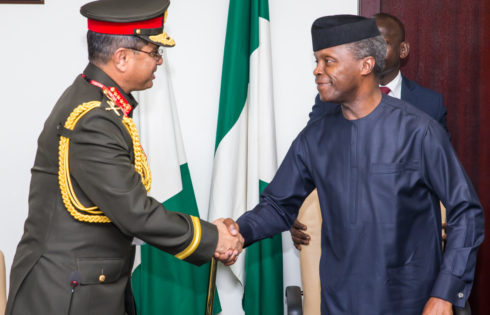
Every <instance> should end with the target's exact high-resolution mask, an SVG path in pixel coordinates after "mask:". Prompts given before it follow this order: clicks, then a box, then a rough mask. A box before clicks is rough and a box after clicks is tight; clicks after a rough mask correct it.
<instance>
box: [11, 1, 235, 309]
mask: <svg viewBox="0 0 490 315" xmlns="http://www.w3.org/2000/svg"><path fill="white" fill-rule="evenodd" d="M168 6H169V1H168V0H119V1H114V0H100V1H94V2H91V3H88V4H86V5H84V6H83V7H82V8H81V10H80V11H81V14H82V15H83V16H85V17H87V19H88V33H87V42H88V51H89V61H90V62H89V64H88V66H87V67H86V68H85V70H84V71H83V73H82V74H80V75H79V76H77V77H76V78H75V81H74V82H73V84H72V85H71V86H69V87H68V88H67V89H66V91H65V92H64V93H63V95H62V96H61V97H60V99H59V100H58V102H57V103H56V105H55V106H54V108H53V110H52V112H51V114H50V116H49V117H48V119H47V121H46V123H45V125H44V129H43V131H42V132H41V135H40V136H39V139H38V149H37V154H36V159H35V163H34V167H33V168H32V178H31V185H30V193H29V214H28V217H27V220H26V222H25V228H24V235H23V236H22V239H21V241H20V243H19V245H18V248H17V252H16V254H15V258H14V262H13V266H12V270H11V275H10V276H11V278H10V279H11V280H10V290H9V298H8V303H7V310H6V314H8V315H11V314H22V315H28V314H72V315H73V314H94V315H95V314H104V315H108V314H111V315H112V314H134V304H133V299H132V295H131V288H130V271H131V267H132V246H131V243H132V240H133V237H137V238H139V239H142V240H144V241H145V242H147V243H149V244H151V245H153V246H155V247H158V248H159V249H161V250H164V251H166V252H168V253H171V254H173V255H175V257H177V258H179V259H182V260H185V261H188V262H190V263H193V264H196V265H200V264H203V263H205V262H207V261H209V260H210V259H211V257H212V256H213V255H214V256H215V257H217V258H218V259H220V260H222V261H223V262H225V263H226V264H229V263H232V262H234V260H235V259H236V256H237V254H238V253H239V252H240V251H241V246H242V244H243V239H242V238H241V236H240V235H239V234H238V235H236V233H235V235H231V233H228V231H229V230H228V228H227V227H226V226H225V224H224V223H223V220H217V221H215V222H214V223H215V224H212V223H208V222H205V221H202V220H200V219H199V218H197V217H193V216H190V215H187V214H182V213H176V212H169V211H167V210H166V209H164V207H163V206H162V204H161V203H160V202H158V201H157V200H155V199H153V198H151V197H148V196H147V191H148V190H149V189H150V184H151V176H150V170H149V168H148V164H147V161H146V157H145V154H144V153H143V150H142V148H141V145H140V143H139V139H138V131H137V129H136V127H135V125H134V123H133V121H132V119H131V116H132V111H133V109H134V108H135V107H136V106H137V102H136V100H135V99H134V98H133V97H132V96H131V92H132V91H137V90H144V89H148V88H150V87H151V86H152V84H153V83H152V81H153V79H154V78H155V76H154V73H155V71H156V69H157V67H158V66H159V65H161V64H162V56H161V54H160V51H159V49H160V48H161V47H172V46H174V45H175V43H174V41H173V39H172V38H171V37H170V36H168V35H167V33H166V32H164V22H165V18H166V14H167V8H168ZM164 267H165V266H162V268H164Z"/></svg>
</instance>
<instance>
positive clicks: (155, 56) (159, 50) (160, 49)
mask: <svg viewBox="0 0 490 315" xmlns="http://www.w3.org/2000/svg"><path fill="white" fill-rule="evenodd" d="M126 49H131V50H135V51H140V52H142V53H145V54H147V55H150V57H152V58H153V59H155V60H156V61H160V59H161V58H163V57H162V56H163V50H164V48H163V47H162V46H159V47H158V48H157V49H155V50H152V51H144V50H139V49H136V48H126Z"/></svg>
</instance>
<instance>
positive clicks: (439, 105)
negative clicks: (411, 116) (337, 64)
mask: <svg viewBox="0 0 490 315" xmlns="http://www.w3.org/2000/svg"><path fill="white" fill-rule="evenodd" d="M401 99H402V100H404V101H406V102H408V103H410V104H412V105H413V106H415V107H417V108H418V109H420V110H421V111H423V112H425V113H427V114H428V115H429V116H431V117H432V118H434V119H435V120H437V121H438V122H439V123H440V124H441V125H442V126H443V127H444V129H446V131H448V129H447V125H446V114H447V111H446V108H445V107H444V104H443V101H442V95H441V94H440V93H437V92H435V91H432V90H429V89H427V88H424V87H423V86H420V85H419V84H417V83H415V82H414V81H412V80H409V79H407V78H405V77H404V76H402V95H401ZM337 106H338V104H334V103H329V102H323V101H321V100H320V96H319V95H317V96H316V98H315V105H313V108H312V110H311V113H310V121H309V122H308V123H310V122H311V121H314V120H316V119H317V118H319V117H321V116H323V115H324V114H326V113H330V112H332V110H334V109H335V108H336V107H337Z"/></svg>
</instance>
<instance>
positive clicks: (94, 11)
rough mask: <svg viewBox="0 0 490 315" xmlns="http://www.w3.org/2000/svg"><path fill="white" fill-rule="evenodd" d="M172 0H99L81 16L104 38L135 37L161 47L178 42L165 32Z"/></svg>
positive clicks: (84, 8)
mask: <svg viewBox="0 0 490 315" xmlns="http://www.w3.org/2000/svg"><path fill="white" fill-rule="evenodd" d="M169 5H170V1H169V0H98V1H93V2H89V3H87V4H85V5H84V6H82V7H81V8H80V13H81V14H82V15H83V16H85V17H87V19H88V29H89V30H91V31H93V32H97V33H103V34H114V35H134V36H138V37H140V38H142V39H144V40H146V41H148V42H151V43H153V44H155V45H158V46H165V47H173V46H175V42H174V40H173V39H172V38H170V36H168V35H167V33H165V32H164V31H163V26H164V24H165V21H166V18H167V8H168V6H169Z"/></svg>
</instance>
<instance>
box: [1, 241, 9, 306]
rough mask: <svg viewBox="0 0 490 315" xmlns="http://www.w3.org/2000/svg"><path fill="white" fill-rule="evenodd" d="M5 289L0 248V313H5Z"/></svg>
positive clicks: (3, 264) (3, 263) (2, 257)
mask: <svg viewBox="0 0 490 315" xmlns="http://www.w3.org/2000/svg"><path fill="white" fill-rule="evenodd" d="M6 293H7V289H6V278H5V257H4V256H3V252H2V251H1V250H0V315H3V314H5V305H6V304H7V295H6Z"/></svg>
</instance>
